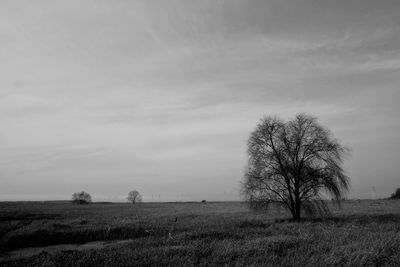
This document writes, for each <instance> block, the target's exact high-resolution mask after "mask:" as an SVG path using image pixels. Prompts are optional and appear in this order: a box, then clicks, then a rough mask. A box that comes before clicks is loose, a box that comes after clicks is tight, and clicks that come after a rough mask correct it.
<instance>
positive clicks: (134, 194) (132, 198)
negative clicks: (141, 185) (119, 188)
mask: <svg viewBox="0 0 400 267" xmlns="http://www.w3.org/2000/svg"><path fill="white" fill-rule="evenodd" d="M126 200H128V201H129V202H131V203H132V204H135V203H137V202H142V196H141V195H140V194H139V192H138V191H136V190H133V191H131V192H129V194H128V197H127V198H126Z"/></svg>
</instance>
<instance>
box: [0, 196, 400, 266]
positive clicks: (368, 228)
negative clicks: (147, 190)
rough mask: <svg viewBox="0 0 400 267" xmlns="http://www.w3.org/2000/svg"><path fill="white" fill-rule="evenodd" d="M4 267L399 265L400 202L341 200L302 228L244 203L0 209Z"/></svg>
mask: <svg viewBox="0 0 400 267" xmlns="http://www.w3.org/2000/svg"><path fill="white" fill-rule="evenodd" d="M0 211H1V212H0V214H1V215H0V237H1V239H0V249H1V250H2V256H3V257H2V260H1V261H0V264H1V265H4V266H99V265H100V266H138V265H170V266H190V265H237V266H240V265H253V266H260V265H264V266H266V265H271V266H274V265H284V266H326V265H329V266H335V265H336V266H346V265H347V266H400V255H399V252H400V203H399V202H396V201H347V202H345V203H344V205H343V209H337V208H333V214H332V217H331V218H327V219H324V220H320V219H308V220H304V221H303V222H301V223H292V222H288V221H285V222H282V223H277V222H276V220H275V219H277V218H285V217H288V214H286V213H284V212H283V211H281V212H279V211H278V210H274V211H272V212H269V213H268V214H255V213H252V212H250V211H248V210H247V208H246V206H244V205H242V204H241V203H235V202H227V203H207V204H206V205H203V204H199V203H174V204H141V205H128V204H93V205H89V206H75V205H71V204H69V203H57V202H54V203H48V202H47V203H2V204H0ZM116 239H129V242H124V243H118V242H116V243H115V244H114V245H110V246H99V247H98V248H97V249H89V250H78V249H76V250H75V249H71V250H61V251H57V252H55V253H49V252H46V249H44V250H43V252H42V253H40V254H35V255H28V256H26V255H25V256H24V255H22V256H21V257H10V256H8V255H9V252H10V251H12V250H15V249H20V248H23V247H32V246H47V245H55V244H65V243H84V242H89V241H94V240H116Z"/></svg>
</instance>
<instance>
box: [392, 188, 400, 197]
mask: <svg viewBox="0 0 400 267" xmlns="http://www.w3.org/2000/svg"><path fill="white" fill-rule="evenodd" d="M390 198H391V199H400V188H397V189H396V192H394V193H393V194H392V195H391V196H390Z"/></svg>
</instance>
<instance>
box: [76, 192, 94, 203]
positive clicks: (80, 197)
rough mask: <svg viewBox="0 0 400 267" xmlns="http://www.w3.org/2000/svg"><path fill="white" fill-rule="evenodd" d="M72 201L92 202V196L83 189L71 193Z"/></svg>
mask: <svg viewBox="0 0 400 267" xmlns="http://www.w3.org/2000/svg"><path fill="white" fill-rule="evenodd" d="M72 202H73V203H75V204H89V203H91V202H92V197H91V196H90V195H89V193H86V192H85V191H82V192H77V193H73V194H72Z"/></svg>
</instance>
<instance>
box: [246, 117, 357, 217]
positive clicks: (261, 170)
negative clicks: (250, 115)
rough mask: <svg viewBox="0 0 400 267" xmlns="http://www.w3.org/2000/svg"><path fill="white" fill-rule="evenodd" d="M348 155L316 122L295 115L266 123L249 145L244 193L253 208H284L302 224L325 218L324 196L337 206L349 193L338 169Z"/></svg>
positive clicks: (345, 178)
mask: <svg viewBox="0 0 400 267" xmlns="http://www.w3.org/2000/svg"><path fill="white" fill-rule="evenodd" d="M347 153H348V149H347V148H346V147H344V146H343V145H341V144H340V143H339V141H338V140H336V139H334V138H333V137H332V135H331V133H330V131H329V130H328V129H327V128H325V127H323V126H321V125H320V124H319V123H318V122H317V119H316V118H314V117H312V116H310V115H307V114H299V115H297V116H296V117H295V118H294V119H292V120H289V121H286V122H285V121H283V120H282V119H280V118H277V117H270V116H267V117H264V118H263V119H261V121H260V123H259V124H258V125H257V127H256V129H255V130H254V131H253V132H252V133H251V135H250V138H249V141H248V155H249V161H248V167H247V171H246V174H245V177H244V181H243V183H242V186H243V187H242V193H243V195H244V196H245V198H246V200H247V201H248V202H249V204H250V206H251V207H253V208H259V207H266V208H268V206H269V205H270V204H272V203H276V204H278V205H283V206H284V207H286V208H287V209H288V210H289V211H290V212H291V214H292V217H293V220H295V221H298V220H300V216H301V212H302V210H303V211H304V212H306V213H307V214H315V213H320V214H322V213H324V212H327V211H328V209H327V206H326V203H325V202H324V201H321V200H320V199H321V198H322V196H323V195H324V193H328V194H329V195H331V196H332V198H333V199H335V200H336V201H337V203H340V200H341V199H342V196H343V193H344V192H345V191H347V190H348V188H349V178H348V177H347V176H346V175H345V174H344V171H343V169H342V166H341V165H342V163H343V158H344V156H345V155H346V154H347Z"/></svg>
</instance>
